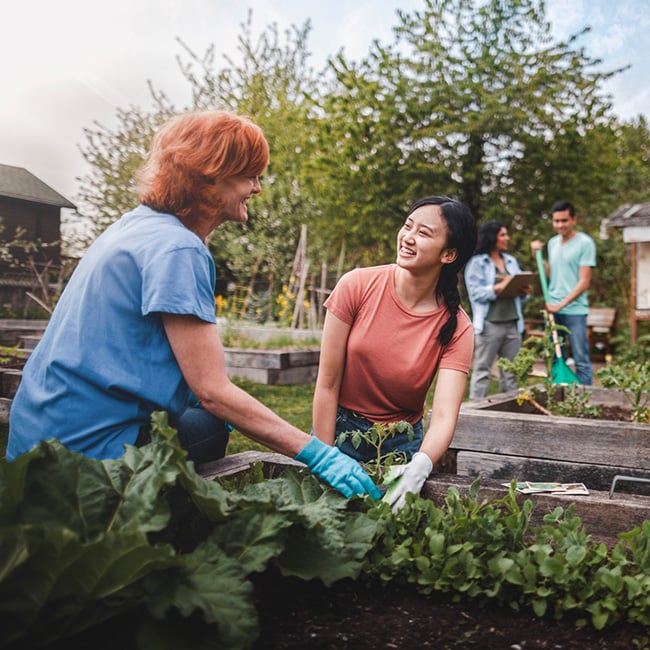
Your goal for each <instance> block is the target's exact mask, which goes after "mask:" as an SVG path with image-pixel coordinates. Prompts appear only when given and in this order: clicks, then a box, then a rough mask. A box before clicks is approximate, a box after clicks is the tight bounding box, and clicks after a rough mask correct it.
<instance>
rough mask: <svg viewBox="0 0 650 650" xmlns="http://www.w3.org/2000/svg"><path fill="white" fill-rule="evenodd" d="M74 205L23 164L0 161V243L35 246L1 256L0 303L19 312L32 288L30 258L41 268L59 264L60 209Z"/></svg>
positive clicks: (32, 278) (54, 267) (55, 266)
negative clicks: (20, 241)
mask: <svg viewBox="0 0 650 650" xmlns="http://www.w3.org/2000/svg"><path fill="white" fill-rule="evenodd" d="M63 208H68V209H75V208H76V206H75V205H74V203H72V202H71V201H68V199H66V198H65V197H64V196H62V195H61V194H59V193H58V192H56V191H55V190H53V189H52V188H51V187H50V186H49V185H46V184H45V183H44V182H43V181H42V180H40V179H39V178H37V177H36V176H34V175H33V174H32V173H30V172H29V171H27V170H26V169H24V168H22V167H13V166H12V165H3V164H0V246H1V245H2V244H3V243H5V244H7V243H10V242H14V241H16V239H17V234H20V239H21V240H23V241H26V242H29V243H30V244H33V245H34V247H33V249H32V250H31V251H29V252H27V251H26V250H25V248H24V247H23V246H11V247H10V253H11V257H10V258H5V259H2V257H1V256H0V305H2V306H3V307H4V306H8V305H9V306H11V307H12V309H14V310H18V311H20V309H22V308H23V307H24V306H25V304H26V300H27V299H26V297H25V296H26V292H27V291H34V283H35V282H36V280H35V278H34V273H33V272H32V271H30V268H29V266H28V260H29V259H31V260H32V261H33V262H34V264H35V265H36V267H37V268H39V270H40V271H42V270H44V269H47V268H50V269H52V270H55V269H58V268H60V267H61V263H62V259H61V210H62V209H63Z"/></svg>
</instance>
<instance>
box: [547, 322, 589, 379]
mask: <svg viewBox="0 0 650 650" xmlns="http://www.w3.org/2000/svg"><path fill="white" fill-rule="evenodd" d="M555 322H556V323H557V324H558V325H564V327H566V328H567V329H569V330H570V333H569V334H567V333H566V332H560V333H559V334H560V336H561V337H562V338H565V337H568V339H569V344H570V345H571V356H572V357H573V360H574V361H575V363H576V375H578V379H579V380H580V381H581V382H582V383H583V384H584V385H585V386H589V385H591V383H592V379H593V378H592V371H591V355H590V352H589V339H588V338H587V316H586V315H584V316H577V315H568V314H555Z"/></svg>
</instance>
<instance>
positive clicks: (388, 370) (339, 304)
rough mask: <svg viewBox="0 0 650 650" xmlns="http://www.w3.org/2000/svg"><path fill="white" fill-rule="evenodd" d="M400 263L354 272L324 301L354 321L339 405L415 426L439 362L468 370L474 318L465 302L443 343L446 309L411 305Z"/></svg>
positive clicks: (346, 319) (347, 320) (376, 419)
mask: <svg viewBox="0 0 650 650" xmlns="http://www.w3.org/2000/svg"><path fill="white" fill-rule="evenodd" d="M395 269H396V265H395V264H388V265H384V266H374V267H369V268H362V269H354V270H353V271H349V272H348V273H346V274H345V275H343V277H341V279H340V280H339V282H338V283H337V285H336V287H335V288H334V290H333V291H332V294H331V295H330V297H329V298H328V299H327V301H326V302H325V306H326V307H327V309H328V310H329V311H331V312H332V314H334V315H335V316H336V317H337V318H339V319H341V320H342V321H343V322H345V323H347V324H349V325H351V329H350V335H349V338H348V342H347V350H346V362H345V368H344V371H343V381H342V385H341V392H340V396H339V404H340V406H343V407H345V408H348V409H350V410H352V411H356V412H357V413H359V414H361V415H363V416H364V417H366V418H367V419H368V420H370V421H371V422H396V421H398V420H406V421H407V422H411V423H412V424H415V423H416V422H417V421H418V420H419V419H420V418H421V417H422V415H423V412H424V402H425V399H426V394H427V391H428V390H429V387H430V386H431V383H432V382H433V379H434V377H435V374H436V373H437V371H438V370H439V369H440V368H447V369H451V370H459V371H460V372H465V373H467V372H468V371H469V368H470V364H471V361H472V353H473V350H474V332H473V330H472V324H471V321H470V318H469V316H468V315H467V313H466V312H465V311H464V310H463V309H462V308H459V309H458V326H457V327H456V332H455V333H454V335H453V337H452V339H451V341H450V342H449V343H448V344H447V345H446V346H441V344H440V342H439V341H438V332H439V331H440V328H441V327H442V326H443V325H444V323H445V322H446V320H447V317H448V312H447V308H446V307H445V306H444V305H443V306H441V307H438V308H437V309H434V310H433V311H429V312H424V313H420V312H414V311H410V310H409V309H407V308H406V307H405V306H404V305H403V304H402V303H401V302H400V301H399V298H398V297H397V293H396V292H395V281H394V278H395Z"/></svg>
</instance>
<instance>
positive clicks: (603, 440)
mask: <svg viewBox="0 0 650 650" xmlns="http://www.w3.org/2000/svg"><path fill="white" fill-rule="evenodd" d="M538 389H539V392H540V393H544V392H545V391H544V388H543V387H542V386H539V387H538ZM556 390H557V391H558V394H557V396H556V399H560V400H561V399H562V391H563V390H564V388H563V387H556ZM585 390H587V391H588V392H589V393H590V394H591V398H590V400H589V403H590V404H593V405H601V406H607V405H622V404H625V403H626V402H625V396H624V395H622V393H621V392H620V391H616V390H612V389H607V388H600V387H596V386H589V387H587V388H586V389H585ZM449 453H451V454H453V455H455V471H456V472H457V473H458V474H460V475H467V476H476V475H481V476H483V477H489V478H493V479H501V480H506V481H509V480H511V479H516V480H518V481H526V480H528V481H557V482H561V483H585V485H586V486H587V488H589V489H594V490H609V488H610V486H611V484H612V481H613V479H614V477H615V476H616V475H621V474H624V475H627V476H632V477H639V478H650V424H640V423H635V422H623V421H613V420H599V419H589V418H574V417H563V416H548V415H541V414H538V413H537V412H536V411H535V410H534V408H533V407H532V406H531V405H529V404H527V403H525V402H524V403H523V404H522V405H521V406H519V405H518V404H517V391H513V392H509V393H500V394H498V395H492V396H490V397H487V398H485V399H481V400H471V401H469V402H464V403H463V405H462V406H461V410H460V414H459V418H458V425H457V427H456V432H455V434H454V438H453V440H452V443H451V446H450V452H449ZM646 492H647V490H646ZM644 493H645V492H644ZM648 514H649V515H650V513H648Z"/></svg>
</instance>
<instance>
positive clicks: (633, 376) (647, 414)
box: [596, 361, 650, 422]
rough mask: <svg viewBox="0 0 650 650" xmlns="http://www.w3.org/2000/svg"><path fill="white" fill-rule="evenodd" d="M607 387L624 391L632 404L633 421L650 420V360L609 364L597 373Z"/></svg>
mask: <svg viewBox="0 0 650 650" xmlns="http://www.w3.org/2000/svg"><path fill="white" fill-rule="evenodd" d="M596 375H597V377H598V379H600V382H601V384H602V385H603V386H604V387H605V388H615V389H617V390H620V391H622V393H623V394H624V395H625V396H626V397H627V398H628V400H629V401H630V403H631V405H632V417H631V419H632V422H650V409H649V408H648V404H649V402H650V393H649V392H648V386H649V385H650V362H648V361H646V362H645V363H639V362H637V361H632V362H630V363H627V364H609V365H607V366H605V367H604V368H601V369H600V370H599V371H598V372H597V373H596Z"/></svg>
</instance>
